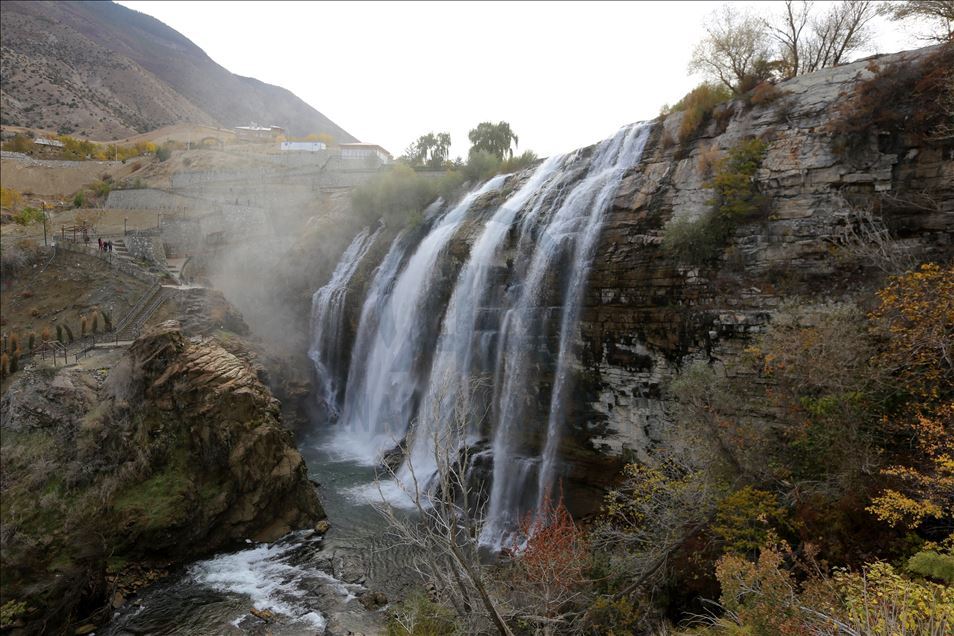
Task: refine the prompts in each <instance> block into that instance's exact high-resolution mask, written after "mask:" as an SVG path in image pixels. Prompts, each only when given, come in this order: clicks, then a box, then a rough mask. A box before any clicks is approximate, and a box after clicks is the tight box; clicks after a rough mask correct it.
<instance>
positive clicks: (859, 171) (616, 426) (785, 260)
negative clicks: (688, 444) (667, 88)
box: [563, 46, 954, 485]
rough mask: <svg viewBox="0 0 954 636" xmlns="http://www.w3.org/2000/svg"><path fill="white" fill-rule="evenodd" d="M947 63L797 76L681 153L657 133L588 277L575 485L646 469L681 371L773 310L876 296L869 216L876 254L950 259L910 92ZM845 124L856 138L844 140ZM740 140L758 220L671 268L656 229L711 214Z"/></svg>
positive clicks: (927, 59) (938, 186) (573, 442)
mask: <svg viewBox="0 0 954 636" xmlns="http://www.w3.org/2000/svg"><path fill="white" fill-rule="evenodd" d="M952 60H954V50H952V49H951V47H949V46H948V47H947V48H946V49H942V48H939V47H934V48H930V49H922V50H920V51H912V52H908V53H902V54H897V55H893V56H886V57H883V58H879V59H877V60H874V61H870V62H858V63H854V64H849V65H846V66H842V67H838V68H832V69H826V70H824V71H821V72H818V73H814V74H812V75H807V76H803V77H799V78H796V79H795V80H791V81H788V82H783V83H781V84H779V85H778V86H777V92H776V95H775V97H776V98H775V99H774V100H773V101H771V102H769V103H763V104H759V105H751V104H747V103H746V102H744V101H742V100H738V101H735V102H732V103H730V104H728V105H724V106H720V107H717V110H716V112H715V113H714V114H713V116H712V118H711V119H710V120H709V121H708V122H707V123H705V124H703V125H702V126H701V127H700V128H699V130H698V131H697V133H696V134H695V135H692V136H691V137H690V138H689V139H685V140H683V141H682V142H679V141H677V140H678V138H679V130H680V127H681V125H682V119H683V117H685V113H674V114H672V115H670V116H668V117H665V118H663V119H661V120H660V123H659V125H658V126H657V128H656V130H655V132H654V136H653V139H652V140H651V142H650V145H649V146H648V147H647V149H646V151H645V153H644V155H643V159H642V161H641V163H640V165H639V166H638V167H637V168H636V169H634V170H633V172H632V173H631V174H630V175H629V176H628V177H627V178H626V179H625V180H624V182H623V184H622V185H621V187H620V190H619V192H618V196H617V198H616V201H615V205H614V207H613V209H612V211H611V213H610V214H609V215H608V217H607V222H606V224H605V226H604V231H603V236H602V240H601V244H600V247H599V251H598V257H597V258H596V260H595V263H594V266H593V271H592V272H591V276H590V284H589V289H588V295H587V298H586V301H585V307H584V312H583V316H582V321H581V327H580V331H581V334H580V335H581V337H582V342H583V355H582V361H581V362H582V369H581V372H582V374H581V375H582V378H583V380H582V382H581V384H580V385H579V386H578V388H577V393H578V398H579V399H578V400H576V401H575V402H574V403H575V404H577V412H576V413H574V414H572V415H571V417H570V418H569V422H570V423H571V431H570V435H568V437H567V439H566V443H565V444H564V449H563V452H564V454H565V456H567V457H572V458H573V462H572V463H574V465H575V466H576V470H575V475H576V477H577V478H578V480H579V482H580V484H581V485H587V484H588V485H594V484H595V485H601V484H603V483H605V481H604V479H603V476H608V475H609V474H610V473H611V472H612V471H607V470H605V464H606V462H607V461H617V460H620V459H622V458H625V457H631V456H633V455H634V454H635V455H637V456H643V457H645V450H646V449H647V448H648V447H650V446H651V445H652V444H666V443H667V441H669V439H668V437H667V434H668V429H669V417H668V415H667V410H668V409H667V397H666V394H665V393H666V387H667V385H668V384H669V383H670V381H671V380H672V379H673V377H674V376H675V374H676V373H677V372H678V371H679V370H680V369H682V368H684V367H685V366H686V365H687V364H688V363H690V362H692V361H694V360H704V361H708V362H710V363H713V364H716V365H717V366H719V367H720V368H725V367H727V366H731V365H732V362H733V361H734V360H736V359H737V358H738V355H739V354H740V353H741V351H742V349H743V348H744V347H745V346H746V343H747V342H749V341H750V340H751V338H752V336H753V335H756V334H758V333H759V332H760V331H761V330H762V328H763V327H764V325H765V324H766V323H767V322H768V321H770V320H771V319H772V316H773V313H774V312H775V311H776V309H777V307H778V306H779V304H780V303H782V302H783V301H795V302H799V303H803V304H813V303H817V302H821V301H824V300H852V299H857V298H859V297H861V296H862V294H863V293H865V292H870V291H871V290H872V289H874V288H876V287H877V286H878V285H879V283H881V282H883V280H884V272H883V271H881V270H880V269H879V268H878V267H875V265H877V264H878V263H877V262H876V261H877V259H878V258H879V256H878V255H876V254H874V253H875V252H876V251H879V250H878V248H879V246H878V245H876V244H874V243H872V244H869V245H867V246H866V245H860V244H859V242H858V241H857V240H855V241H846V236H855V237H856V238H857V236H858V232H857V231H853V229H854V230H857V229H858V224H859V223H861V222H862V221H861V218H860V217H862V216H864V215H865V214H866V213H870V217H869V218H870V219H874V222H875V223H877V224H879V225H878V226H879V227H880V228H881V229H882V230H883V231H884V232H885V234H884V236H885V237H886V240H885V241H884V243H883V245H882V246H881V247H883V248H885V250H886V251H887V252H892V253H894V254H901V255H904V257H905V258H907V259H909V261H910V262H916V261H919V260H935V261H947V260H950V258H951V257H952V255H954V250H952V242H951V237H952V230H954V143H952V139H951V137H950V135H949V134H948V135H947V137H946V138H945V137H944V135H943V134H937V133H936V130H937V129H936V128H931V127H930V126H928V125H927V124H921V125H920V127H919V126H918V124H917V122H919V121H920V120H919V119H918V118H919V117H921V118H922V119H924V113H925V111H927V112H930V113H936V111H937V110H938V109H939V108H940V103H936V102H935V103H930V102H931V101H932V100H931V98H926V97H924V96H922V97H920V98H919V97H918V96H917V94H915V93H916V91H917V90H918V89H917V87H918V86H921V85H923V83H924V82H925V81H926V80H925V78H926V77H928V76H929V75H930V73H931V72H932V69H933V70H936V69H937V68H939V67H946V68H948V69H949V68H950V67H951V64H952ZM899 77H902V78H903V77H909V78H911V80H910V81H908V82H907V83H905V82H904V81H902V80H901V79H899ZM944 81H947V82H950V76H949V75H948V76H947V79H946V80H944ZM946 90H947V91H950V90H951V89H950V87H948V88H947V89H946ZM892 91H893V92H894V93H896V94H892ZM935 98H936V96H935ZM866 99H867V100H869V101H870V100H876V99H880V100H881V101H883V102H885V103H878V104H872V103H864V100H866ZM918 99H921V100H924V99H927V100H928V103H923V102H922V103H921V104H918V103H917V101H918ZM879 109H880V110H879ZM884 109H894V110H895V111H896V112H892V113H891V117H887V116H879V114H880V113H883V111H884ZM931 109H933V110H931ZM872 111H873V113H872V116H871V121H870V125H867V126H858V123H859V122H858V121H857V120H858V119H859V112H860V113H861V115H862V116H863V115H864V114H865V113H871V112H872ZM846 118H847V119H851V118H854V119H852V123H853V124H854V125H855V126H856V127H858V128H861V129H855V130H854V131H849V132H844V128H845V126H844V122H845V120H846ZM941 119H943V114H942V117H941ZM947 120H948V122H949V121H950V113H948V114H947ZM934 121H935V122H936V121H937V120H936V119H935V120H934ZM861 123H863V122H861ZM752 138H758V139H761V140H762V141H764V142H765V144H766V146H765V148H766V151H765V154H764V158H763V159H762V161H761V165H760V167H759V169H758V170H757V172H756V173H755V176H754V186H755V188H756V190H757V192H758V193H759V194H760V195H761V197H762V200H763V201H764V205H763V206H762V207H761V209H760V210H759V211H758V212H756V213H755V214H753V215H750V216H748V217H747V218H744V219H742V220H740V222H739V223H738V225H737V226H736V228H735V230H734V232H732V234H731V236H730V237H729V238H728V240H727V241H726V242H725V244H724V245H722V246H721V248H720V249H719V250H718V254H717V255H716V257H715V258H713V259H711V260H708V261H707V262H703V263H695V264H691V263H687V262H686V261H685V259H681V258H677V257H674V256H673V255H672V254H670V253H669V252H667V250H666V249H665V245H664V235H665V233H666V227H667V224H671V223H673V222H674V220H685V219H697V218H700V217H702V216H704V215H705V214H706V213H707V212H708V211H709V210H710V209H711V207H712V205H713V203H712V199H713V197H714V193H713V190H712V188H711V187H710V181H711V176H712V165H713V162H714V161H716V162H717V161H718V158H719V157H724V156H726V154H727V153H728V152H729V151H730V149H732V148H733V147H735V146H736V145H737V144H738V143H739V142H740V141H741V140H744V139H752ZM869 238H870V237H869ZM861 242H862V243H863V242H864V241H861ZM866 250H867V252H868V253H869V255H871V256H873V257H874V258H873V259H868V258H865V254H864V252H865V251H866ZM596 466H604V468H600V469H597V468H596Z"/></svg>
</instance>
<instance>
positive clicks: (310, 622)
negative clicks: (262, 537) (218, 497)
mask: <svg viewBox="0 0 954 636" xmlns="http://www.w3.org/2000/svg"><path fill="white" fill-rule="evenodd" d="M294 547H295V546H294V545H289V546H273V545H265V544H263V545H258V546H255V547H254V548H250V549H248V550H241V551H239V552H233V553H232V554H222V555H219V556H216V557H214V558H212V559H208V560H206V561H200V562H198V563H195V564H194V565H192V567H190V568H189V575H190V576H191V577H192V579H193V580H194V581H195V582H196V583H198V584H200V585H206V586H208V587H210V588H212V589H214V590H216V591H219V592H230V593H233V594H242V595H245V596H248V597H249V598H250V599H251V601H252V605H253V606H254V607H255V609H258V610H269V611H271V612H275V613H276V614H281V615H283V616H286V617H288V618H290V619H292V621H293V622H294V623H298V624H302V625H307V626H308V627H310V628H312V629H314V630H316V631H318V632H319V633H324V631H325V625H326V621H325V618H324V616H322V615H321V614H319V613H318V612H316V611H314V610H313V609H311V608H309V607H307V606H306V605H305V604H304V597H305V596H306V595H307V594H308V592H307V591H306V590H303V589H301V588H300V587H299V586H298V585H297V584H298V583H300V582H301V581H302V580H303V579H304V578H306V577H308V576H314V574H315V573H313V572H307V571H306V570H304V569H302V568H300V567H298V566H295V565H291V564H289V563H286V562H284V561H283V560H282V557H285V556H286V555H287V554H288V552H290V551H291V550H292V549H293V548H294ZM243 618H245V617H244V616H242V617H240V618H238V619H237V621H236V622H235V623H233V625H236V626H237V623H238V622H241V620H242V619H243Z"/></svg>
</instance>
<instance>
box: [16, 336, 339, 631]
mask: <svg viewBox="0 0 954 636" xmlns="http://www.w3.org/2000/svg"><path fill="white" fill-rule="evenodd" d="M2 413H3V419H2V427H0V432H2V435H3V449H2V450H3V482H2V487H3V492H2V496H3V502H4V505H3V523H4V526H7V524H8V523H11V524H14V525H15V526H16V532H14V533H12V534H8V535H7V534H5V536H4V550H3V564H2V565H3V570H4V575H3V584H4V595H5V598H6V595H8V594H9V595H10V598H18V599H24V600H28V601H29V604H30V605H32V606H34V607H36V608H37V609H38V612H39V615H40V616H42V617H43V618H45V619H51V620H53V621H54V622H64V623H68V622H72V621H75V620H79V619H80V618H83V617H86V616H90V615H95V614H96V612H97V611H99V609H100V608H102V607H104V606H105V605H106V603H107V601H108V600H109V599H111V598H112V597H113V596H114V592H115V591H116V590H113V589H111V586H112V585H114V584H113V583H111V582H110V581H115V580H117V576H118V578H119V579H122V572H123V571H124V570H126V569H128V568H130V567H140V564H145V565H146V566H150V567H151V566H153V565H155V566H167V565H169V564H176V563H179V562H183V561H186V560H189V559H193V558H196V557H199V556H203V555H206V554H209V553H211V552H214V551H216V550H221V549H226V548H229V547H232V546H235V545H238V544H244V542H245V540H247V539H251V540H255V541H271V540H274V539H277V538H278V537H280V536H282V535H283V534H286V533H287V532H289V531H291V530H296V529H305V528H307V529H312V528H314V527H315V525H316V523H317V522H318V521H319V520H321V519H322V518H324V512H323V511H322V508H321V506H320V504H319V502H318V498H317V494H316V492H315V489H314V486H313V485H312V484H311V483H310V482H309V480H308V477H307V473H306V468H305V464H304V461H303V460H302V457H301V455H300V454H299V452H298V451H297V450H296V448H295V446H294V442H293V439H292V436H291V433H290V432H289V431H287V430H286V429H285V428H284V427H283V426H282V423H281V417H280V405H279V403H278V401H277V400H275V398H274V397H273V396H272V394H271V393H270V391H269V390H268V389H267V388H266V387H265V385H264V384H262V382H261V381H260V380H259V378H258V377H257V375H256V373H255V371H254V369H253V368H252V367H251V366H250V365H249V364H248V363H246V362H245V361H243V360H242V359H240V358H238V357H236V356H235V355H233V354H231V353H229V352H227V351H225V350H224V349H223V348H222V347H221V346H219V345H218V344H217V343H216V342H215V341H214V340H211V339H208V338H204V337H201V336H194V337H191V338H190V337H186V336H184V335H183V333H182V331H181V327H180V325H179V323H177V322H174V321H170V322H166V323H162V324H160V325H158V326H157V327H155V328H154V329H152V330H150V331H149V332H147V333H146V334H144V335H143V336H142V337H140V338H139V339H138V340H136V342H135V343H133V345H132V346H131V347H130V348H129V349H128V350H126V351H123V350H116V351H105V352H99V351H97V352H94V353H93V354H92V355H91V356H90V357H88V358H86V359H83V360H81V361H80V363H79V364H78V365H75V366H73V367H67V368H62V367H61V368H44V367H37V368H36V369H34V370H32V371H30V370H27V371H25V372H23V373H22V375H21V377H20V378H19V379H17V380H16V381H15V382H14V384H13V385H12V386H11V387H10V388H9V389H8V391H7V392H6V393H5V395H4V397H3V402H2ZM36 492H41V493H43V496H42V498H41V499H38V498H37V497H36ZM107 572H109V573H110V575H109V577H107V576H106V574H107ZM103 617H105V614H104V615H103ZM96 620H98V619H96V618H95V617H94V621H96Z"/></svg>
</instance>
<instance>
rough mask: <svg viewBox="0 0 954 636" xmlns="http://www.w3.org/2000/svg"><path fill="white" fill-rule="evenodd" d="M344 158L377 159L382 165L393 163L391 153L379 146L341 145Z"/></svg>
mask: <svg viewBox="0 0 954 636" xmlns="http://www.w3.org/2000/svg"><path fill="white" fill-rule="evenodd" d="M339 147H340V148H341V156H342V157H377V158H378V159H379V160H380V161H381V163H391V162H392V161H393V160H394V158H393V157H392V156H391V153H390V152H388V151H387V150H385V149H384V148H382V147H381V146H379V145H377V144H360V143H358V144H340V146H339Z"/></svg>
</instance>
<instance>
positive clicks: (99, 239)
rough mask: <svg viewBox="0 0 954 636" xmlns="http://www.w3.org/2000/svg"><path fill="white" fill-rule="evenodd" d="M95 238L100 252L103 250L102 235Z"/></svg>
mask: <svg viewBox="0 0 954 636" xmlns="http://www.w3.org/2000/svg"><path fill="white" fill-rule="evenodd" d="M96 240H97V241H99V251H100V252H102V251H103V237H101V236H100V237H98V238H97V239H96Z"/></svg>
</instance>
